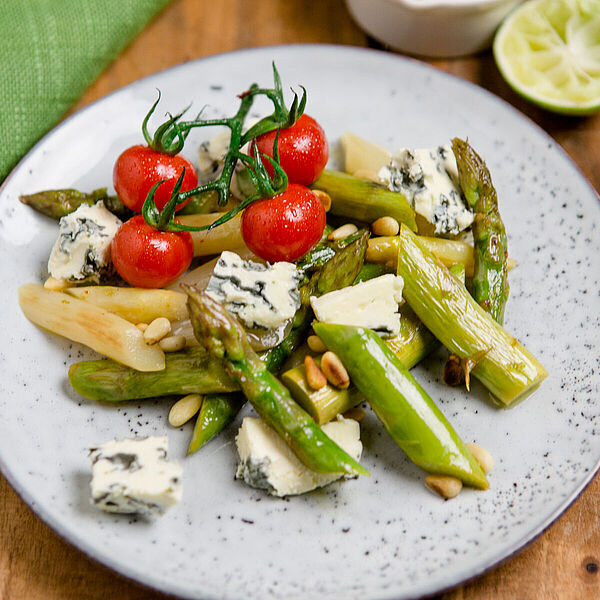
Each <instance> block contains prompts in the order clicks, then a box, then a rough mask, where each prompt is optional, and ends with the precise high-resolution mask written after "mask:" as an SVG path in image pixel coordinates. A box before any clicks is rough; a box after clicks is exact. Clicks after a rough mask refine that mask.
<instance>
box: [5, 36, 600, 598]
mask: <svg viewBox="0 0 600 600" xmlns="http://www.w3.org/2000/svg"><path fill="white" fill-rule="evenodd" d="M317 49H320V50H323V49H326V50H327V51H330V52H340V53H343V54H351V53H357V54H364V55H372V56H377V57H378V59H383V60H390V61H396V60H399V61H401V62H409V63H412V64H413V65H414V66H416V68H418V69H422V70H425V71H429V72H431V73H435V76H436V77H441V78H442V79H443V78H449V79H450V80H453V81H455V82H458V83H460V84H461V85H462V86H463V87H466V88H470V89H471V90H474V91H475V92H476V93H479V94H482V95H483V96H485V97H487V98H488V100H491V101H493V102H495V103H496V104H497V105H499V106H501V107H503V109H507V108H508V109H510V111H511V112H513V113H514V114H516V115H517V116H518V117H519V118H521V119H525V120H526V121H527V122H528V123H529V125H530V126H533V127H534V128H535V129H536V130H537V132H538V133H539V134H541V135H542V137H544V138H545V139H546V141H547V143H548V146H549V147H550V148H552V149H553V150H555V151H556V150H558V151H559V153H560V154H562V156H563V159H566V161H567V162H568V163H569V164H570V166H571V167H572V168H574V169H575V170H576V171H577V173H578V174H579V177H580V179H581V181H582V182H583V183H584V184H585V185H586V187H587V188H589V190H591V192H592V193H593V195H595V196H596V198H597V199H598V200H599V201H600V192H599V191H597V190H596V189H595V188H594V186H593V185H592V183H591V182H590V181H589V180H588V178H587V177H586V176H585V174H584V173H583V172H582V171H581V169H580V167H579V166H578V165H577V163H575V161H574V160H573V159H572V158H571V156H570V155H569V154H568V152H567V151H566V150H565V149H564V148H563V147H562V146H561V145H560V144H559V143H558V142H557V141H556V140H555V139H554V138H553V137H552V136H551V135H550V134H549V133H548V132H547V131H546V130H545V129H543V128H542V127H541V126H540V125H538V123H536V122H535V121H534V120H533V119H532V118H531V117H529V116H528V115H526V114H524V113H522V112H521V111H520V110H519V109H518V108H516V107H515V106H513V105H512V104H510V103H509V102H508V101H506V100H504V99H503V98H501V97H499V96H497V95H496V94H494V93H493V92H491V91H489V90H487V89H485V88H483V87H481V86H480V85H478V84H476V83H474V82H472V81H470V80H467V79H464V78H462V77H459V76H458V75H455V74H453V73H449V72H447V71H444V70H441V69H439V68H437V67H435V66H433V65H430V64H428V63H425V62H423V61H420V60H418V59H416V58H413V57H410V56H405V55H401V54H396V53H392V52H387V51H385V50H379V49H376V48H367V47H361V46H345V45H339V44H331V43H296V44H274V45H267V46H257V47H253V48H239V49H234V50H230V51H227V52H221V53H217V54H211V55H209V56H203V57H198V58H195V59H191V60H188V61H184V62H181V63H177V64H175V65H172V66H170V67H166V68H164V69H161V70H158V71H155V72H154V73H151V74H148V75H146V76H144V77H142V78H140V79H136V80H135V81H132V82H130V83H128V84H126V85H124V86H121V87H119V88H117V89H115V90H112V91H111V92H109V93H108V94H106V95H104V96H102V97H101V98H98V99H96V100H94V101H93V102H91V103H89V104H87V105H86V106H84V107H82V108H81V109H79V110H77V111H75V112H73V113H71V114H69V115H68V116H66V117H65V118H63V119H62V120H60V121H59V122H58V123H57V124H56V125H54V126H53V127H51V128H50V129H49V130H48V131H47V132H46V133H45V134H44V135H43V136H42V137H41V138H40V139H39V140H38V141H37V142H36V143H35V144H34V145H33V146H32V147H31V148H30V149H29V150H28V151H27V153H26V154H25V155H24V156H23V157H22V158H21V159H20V160H19V162H18V163H17V164H16V165H15V166H14V168H13V169H12V170H11V172H10V173H9V175H8V176H7V177H6V178H5V179H4V181H3V182H2V184H1V185H0V197H1V196H2V195H3V193H4V191H5V188H6V187H7V185H8V183H9V182H10V180H12V179H13V177H14V176H15V175H16V174H17V172H18V171H20V170H21V169H22V168H24V166H25V163H26V162H27V161H28V159H29V157H30V156H31V155H33V154H35V153H36V152H37V150H38V148H39V147H40V146H41V145H42V144H44V143H45V142H46V140H47V138H49V137H50V136H52V135H54V134H55V133H56V132H57V131H58V130H60V129H62V128H63V127H64V126H66V125H68V124H69V123H70V122H71V121H72V120H73V119H75V118H79V116H80V115H82V114H83V113H85V112H86V111H88V110H92V109H93V108H94V107H95V106H96V104H99V103H101V102H104V101H105V100H107V99H108V98H110V97H112V96H113V95H116V94H118V93H121V92H123V91H124V90H131V89H133V88H135V87H137V86H139V85H142V84H143V83H146V82H147V80H150V79H152V78H154V77H156V76H157V75H160V74H163V73H166V72H173V71H177V70H179V69H183V68H186V67H187V68H190V67H192V66H193V65H194V64H199V63H206V62H209V61H213V60H220V59H222V58H223V57H227V56H230V55H236V54H254V53H257V54H259V53H265V52H268V51H281V50H286V51H301V52H302V51H311V50H312V51H315V50H317ZM598 471H600V456H599V457H598V458H597V460H596V463H595V464H594V466H593V467H592V468H590V470H589V472H588V473H587V474H586V476H585V477H584V478H583V479H582V480H581V481H580V482H579V484H578V485H577V486H576V488H575V489H574V490H573V491H572V493H571V494H569V495H568V496H567V497H566V498H565V499H564V500H563V501H562V503H561V504H560V505H559V506H558V507H557V508H556V509H555V510H554V511H552V512H551V513H550V514H549V516H548V517H546V519H544V520H543V521H542V522H541V523H539V524H538V525H537V526H536V527H534V528H532V529H531V530H529V531H528V532H527V533H525V534H524V535H523V536H521V537H520V538H519V539H518V540H516V541H515V542H513V543H512V544H510V545H509V546H508V547H507V548H505V549H504V550H503V551H500V552H497V553H495V554H494V555H493V556H491V557H490V558H489V559H488V561H487V562H486V563H485V564H481V565H479V566H477V567H475V568H467V569H465V570H464V575H462V574H461V575H459V580H458V581H455V582H453V583H451V584H449V585H447V586H444V587H441V588H436V589H435V590H430V591H426V592H424V593H419V594H418V595H416V596H405V595H401V596H398V597H399V598H403V599H405V600H409V599H411V598H412V599H415V600H416V599H420V598H428V597H431V596H435V595H438V594H441V593H445V592H447V591H449V590H452V589H455V588H457V587H459V586H461V585H464V584H465V583H467V582H470V581H472V580H474V579H476V578H477V577H479V576H481V575H483V574H484V573H486V572H488V571H490V570H491V569H493V568H495V567H497V566H499V565H500V564H502V563H504V562H506V561H508V560H509V559H510V558H512V557H514V556H515V555H516V554H517V553H519V552H520V551H522V550H523V549H524V548H525V547H526V546H528V545H529V544H531V543H532V542H533V541H535V540H536V538H538V537H539V536H540V535H541V534H542V533H543V532H544V531H545V530H546V529H547V528H548V527H549V526H550V525H552V524H553V523H554V522H556V521H557V519H559V518H560V517H561V516H562V515H563V514H564V513H565V512H566V510H567V509H568V508H570V507H571V506H572V504H573V503H574V502H575V501H576V500H577V499H578V498H579V497H580V496H581V494H582V492H583V491H584V490H585V488H586V487H587V486H588V485H589V483H590V482H591V481H592V479H594V477H595V476H596V474H597V473H598ZM0 472H1V473H2V475H3V476H4V477H5V479H6V480H7V482H8V483H9V485H10V486H11V487H12V489H13V490H14V491H15V493H16V494H17V495H18V496H19V498H20V499H21V500H22V501H23V502H24V503H25V504H26V505H27V507H28V508H29V509H31V511H32V512H33V513H34V514H35V515H36V516H37V517H39V518H40V519H41V520H42V521H43V522H44V524H45V525H47V526H48V527H49V528H50V529H51V530H52V531H53V532H54V533H55V534H57V535H58V536H59V537H60V538H61V539H62V540H63V541H65V542H67V543H68V544H69V545H71V546H72V547H75V548H76V549H77V550H78V551H80V552H82V553H83V554H84V555H85V556H86V557H88V558H89V559H91V560H93V561H94V562H96V563H98V564H100V565H102V566H103V567H105V568H108V569H110V570H111V571H113V572H115V573H117V574H118V575H119V576H121V577H123V578H125V579H126V580H129V581H131V582H133V583H135V584H136V585H140V586H143V587H145V588H147V589H150V590H153V591H156V592H159V593H162V594H167V595H169V594H171V595H174V596H175V597H178V598H182V599H186V600H187V599H190V600H192V599H197V597H198V596H197V594H192V595H190V592H189V591H185V590H183V589H179V587H178V586H177V582H173V584H172V585H170V587H169V588H168V589H166V588H161V587H159V586H158V585H157V584H154V583H152V582H147V581H144V580H142V579H141V578H140V577H141V574H140V575H138V574H137V572H136V571H135V570H133V569H130V568H129V567H125V566H123V565H121V564H120V563H119V562H118V561H116V560H115V561H112V560H111V558H110V555H109V553H108V552H105V551H103V550H102V549H99V548H97V547H95V546H94V545H93V544H91V543H88V542H87V541H86V540H85V539H84V538H83V537H81V536H80V535H79V534H77V533H75V532H71V531H69V530H68V528H67V527H66V526H63V525H62V523H61V522H60V521H58V520H55V519H54V518H53V517H52V516H51V515H50V514H49V512H48V511H47V510H46V508H45V507H44V506H43V505H40V504H38V503H37V502H36V500H35V499H34V498H33V496H32V495H31V494H30V493H29V492H27V491H26V490H25V489H24V487H23V486H22V485H21V484H20V483H19V481H18V479H17V477H16V476H15V475H14V474H13V473H12V472H11V471H10V469H9V468H8V466H7V465H6V464H5V462H4V460H3V458H2V456H1V455H0ZM204 598H205V600H217V597H216V596H214V597H213V596H205V597H204ZM386 598H387V596H386ZM371 600H376V597H372V599H371Z"/></svg>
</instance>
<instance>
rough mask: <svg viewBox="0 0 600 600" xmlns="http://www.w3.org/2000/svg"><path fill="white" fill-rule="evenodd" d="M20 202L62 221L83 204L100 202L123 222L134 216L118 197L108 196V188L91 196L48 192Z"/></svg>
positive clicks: (79, 193) (61, 191) (22, 199)
mask: <svg viewBox="0 0 600 600" xmlns="http://www.w3.org/2000/svg"><path fill="white" fill-rule="evenodd" d="M19 200H20V201H21V202H22V203H23V204H27V205H28V206H31V208H33V209H34V210H37V211H38V212H40V213H42V214H44V215H46V216H48V217H52V218H53V219H60V218H61V217H64V216H66V215H68V214H70V213H72V212H73V211H75V210H77V209H78V208H79V207H80V206H81V205H82V204H88V205H90V206H91V205H92V204H96V202H98V201H99V200H102V201H103V202H104V206H106V208H107V209H108V210H109V211H110V212H111V213H113V214H115V215H116V216H117V217H119V218H120V219H121V220H123V221H124V220H127V219H129V218H130V217H132V216H133V212H131V211H130V210H129V209H128V208H127V207H125V206H124V205H123V203H122V202H121V201H120V200H119V199H118V198H117V196H109V195H108V193H107V191H106V188H100V189H97V190H94V191H93V192H90V193H89V194H86V193H85V192H79V191H78V190H73V189H66V190H46V191H44V192H38V193H36V194H29V195H23V196H20V197H19Z"/></svg>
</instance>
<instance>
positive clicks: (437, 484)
mask: <svg viewBox="0 0 600 600" xmlns="http://www.w3.org/2000/svg"><path fill="white" fill-rule="evenodd" d="M425 483H426V484H427V485H428V486H429V487H430V488H431V489H432V490H433V491H434V492H436V493H437V494H439V495H440V496H441V497H442V498H445V499H446V500H449V499H450V498H454V497H455V496H458V494H460V491H461V490H462V486H463V484H462V481H461V480H460V479H457V478H456V477H450V476H449V475H428V476H427V477H426V478H425Z"/></svg>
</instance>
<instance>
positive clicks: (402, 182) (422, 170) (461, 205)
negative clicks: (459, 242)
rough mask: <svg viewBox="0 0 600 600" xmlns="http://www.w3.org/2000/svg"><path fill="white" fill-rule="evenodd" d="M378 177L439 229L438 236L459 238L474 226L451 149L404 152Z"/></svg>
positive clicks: (383, 168)
mask: <svg viewBox="0 0 600 600" xmlns="http://www.w3.org/2000/svg"><path fill="white" fill-rule="evenodd" d="M378 176H379V178H380V179H381V180H382V181H384V182H385V183H386V185H387V186H388V188H389V189H390V190H393V191H396V192H401V193H402V194H403V195H404V196H405V197H406V198H407V200H408V201H409V202H410V203H411V205H412V207H413V208H414V209H415V212H416V213H418V214H419V215H421V216H422V217H424V218H425V219H426V220H427V221H429V222H430V223H432V224H433V225H434V226H435V233H436V234H438V235H439V234H454V235H455V234H458V233H460V232H461V231H463V230H465V229H466V228H467V227H469V226H470V225H471V223H472V222H473V213H472V211H471V210H470V209H469V208H468V205H467V202H466V200H465V198H464V196H463V194H462V192H461V190H460V185H459V183H458V167H457V165H456V158H455V157H454V153H453V152H452V148H451V147H450V146H439V147H438V148H434V149H424V150H422V149H417V150H408V149H402V150H400V151H399V152H398V153H397V154H396V155H394V157H393V158H392V161H391V163H390V164H389V165H387V166H385V167H382V168H381V169H380V171H379V173H378Z"/></svg>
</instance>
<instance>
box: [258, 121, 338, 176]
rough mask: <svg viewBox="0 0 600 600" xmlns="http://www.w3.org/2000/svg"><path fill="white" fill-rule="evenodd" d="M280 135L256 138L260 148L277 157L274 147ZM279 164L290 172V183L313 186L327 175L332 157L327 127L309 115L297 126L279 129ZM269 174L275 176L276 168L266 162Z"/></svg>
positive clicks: (273, 133) (288, 173)
mask: <svg viewBox="0 0 600 600" xmlns="http://www.w3.org/2000/svg"><path fill="white" fill-rule="evenodd" d="M276 134H277V132H276V131H271V132H269V133H265V134H263V135H261V136H259V137H257V138H256V144H257V146H258V149H259V151H260V152H262V153H263V154H267V155H268V156H271V157H273V144H274V143H275V136H276ZM278 150H279V163H280V164H281V168H282V169H283V170H284V171H285V172H286V173H287V176H288V179H289V181H290V183H301V184H302V185H310V184H311V183H313V181H315V180H316V179H317V178H318V177H319V175H321V173H322V172H323V169H324V168H325V165H326V164H327V159H328V158H329V144H328V143H327V138H326V137H325V132H324V131H323V128H322V127H321V126H320V125H319V124H318V123H317V122H316V121H315V120H314V119H313V118H312V117H309V116H308V115H301V116H300V118H299V119H298V120H297V121H296V123H295V124H294V125H292V126H291V127H289V128H287V129H281V130H279V145H278ZM263 163H264V165H265V167H266V168H267V171H268V172H269V174H270V175H271V177H272V176H273V167H272V166H271V163H269V161H268V160H264V159H263Z"/></svg>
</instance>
